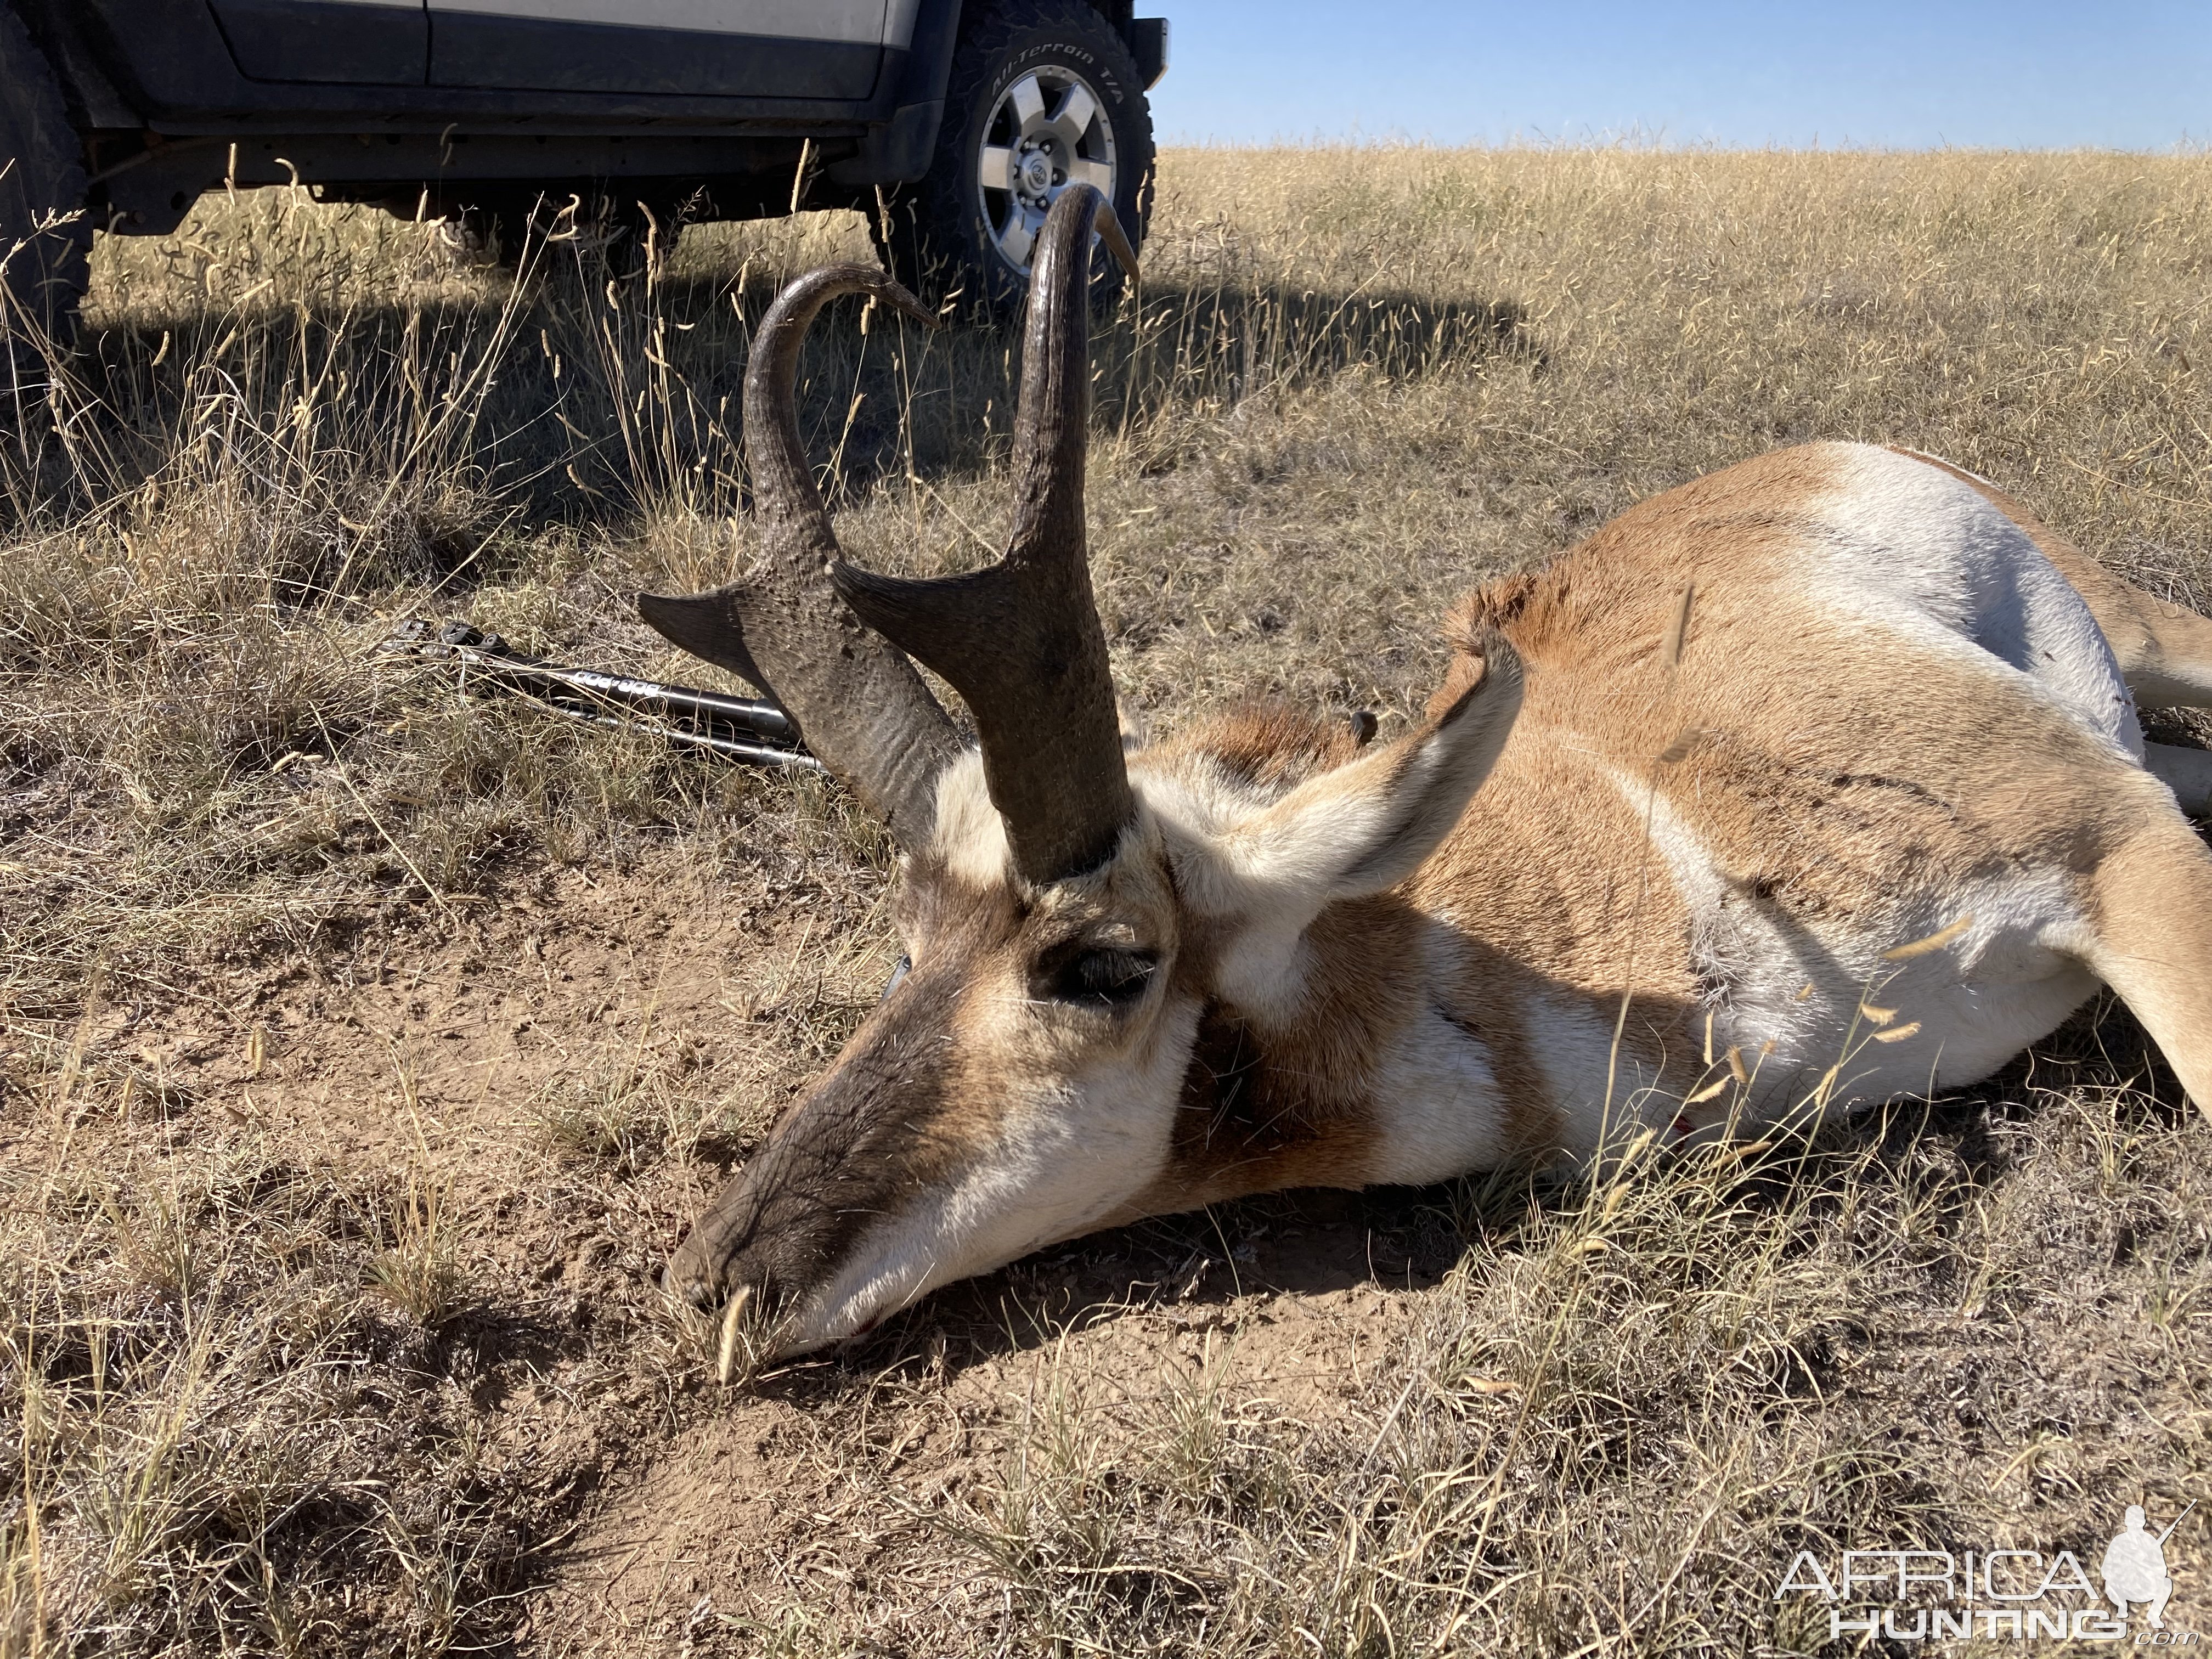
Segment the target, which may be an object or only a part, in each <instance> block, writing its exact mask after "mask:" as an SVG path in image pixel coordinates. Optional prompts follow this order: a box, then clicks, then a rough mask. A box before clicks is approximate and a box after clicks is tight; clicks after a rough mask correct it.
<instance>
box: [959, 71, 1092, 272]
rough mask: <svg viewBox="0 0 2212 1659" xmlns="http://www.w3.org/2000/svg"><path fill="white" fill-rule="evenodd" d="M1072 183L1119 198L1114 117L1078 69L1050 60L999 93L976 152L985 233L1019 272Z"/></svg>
mask: <svg viewBox="0 0 2212 1659" xmlns="http://www.w3.org/2000/svg"><path fill="white" fill-rule="evenodd" d="M1069 185H1091V186H1092V187H1093V188H1094V189H1096V190H1097V191H1098V193H1099V194H1100V195H1102V196H1103V197H1105V198H1106V199H1107V200H1108V201H1109V202H1110V201H1112V200H1113V199H1114V125H1113V123H1112V122H1110V121H1109V120H1108V119H1107V118H1106V106H1105V105H1104V104H1103V103H1102V102H1101V101H1100V100H1099V97H1098V94H1097V93H1096V92H1094V91H1092V90H1091V86H1090V84H1089V83H1088V82H1085V80H1084V78H1083V77H1082V76H1080V75H1078V74H1077V73H1076V72H1075V71H1074V70H1070V69H1062V68H1060V66H1058V65H1057V64H1047V65H1044V66H1042V67H1040V68H1037V69H1033V70H1028V71H1026V72H1024V74H1022V75H1020V76H1017V77H1016V78H1015V79H1014V80H1013V81H1012V82H1010V83H1009V84H1008V86H1007V88H1006V90H1005V91H1004V92H1002V93H1000V94H999V101H998V102H997V103H996V104H995V105H994V106H993V107H992V110H991V118H990V119H989V120H988V121H987V122H986V123H985V124H984V126H983V142H982V143H981V146H980V147H979V148H978V149H977V150H976V153H975V186H976V191H977V195H978V197H979V206H980V208H981V216H982V220H983V230H984V234H985V235H987V236H988V237H989V238H990V240H991V245H992V246H993V247H994V248H996V249H997V250H998V253H999V257H1000V258H1001V259H1004V260H1005V261H1006V264H1009V265H1010V266H1012V268H1013V269H1014V270H1016V271H1017V272H1019V273H1024V274H1025V273H1027V271H1028V270H1029V268H1030V247H1031V246H1032V245H1033V244H1034V243H1035V242H1036V238H1037V233H1038V232H1039V231H1041V230H1042V229H1043V228H1044V216H1045V215H1046V213H1047V212H1048V211H1049V210H1051V207H1052V204H1054V202H1055V201H1057V200H1059V198H1060V192H1061V191H1064V190H1066V188H1067V187H1068V186H1069Z"/></svg>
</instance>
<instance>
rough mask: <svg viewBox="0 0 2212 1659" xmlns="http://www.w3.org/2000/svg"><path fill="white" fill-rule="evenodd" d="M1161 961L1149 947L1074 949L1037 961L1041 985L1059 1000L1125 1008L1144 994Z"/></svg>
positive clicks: (1044, 992) (1043, 990)
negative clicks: (1145, 949) (1135, 948)
mask: <svg viewBox="0 0 2212 1659" xmlns="http://www.w3.org/2000/svg"><path fill="white" fill-rule="evenodd" d="M1158 965H1159V958H1158V957H1156V956H1154V955H1153V954H1152V952H1151V951H1119V950H1115V949H1112V948H1110V947H1109V948H1100V949H1090V950H1083V949H1077V950H1071V951H1067V952H1066V954H1065V955H1060V956H1056V957H1050V958H1048V959H1047V960H1046V961H1044V962H1042V963H1039V964H1038V979H1039V981H1041V984H1040V987H1039V988H1040V989H1041V990H1042V993H1043V994H1045V995H1047V996H1049V997H1051V998H1053V999H1054V1000H1056V1001H1060V1002H1077V1003H1088V1004H1091V1005H1092V1006H1103V1007H1109V1008H1126V1007H1127V1006H1129V1005H1130V1004H1131V1003H1133V1002H1134V1001H1136V1000H1137V999H1138V998H1139V997H1140V996H1142V995H1143V994H1145V987H1146V984H1147V983H1148V982H1149V981H1151V979H1152V969H1154V968H1156V967H1158Z"/></svg>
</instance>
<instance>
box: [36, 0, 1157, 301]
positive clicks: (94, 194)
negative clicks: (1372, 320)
mask: <svg viewBox="0 0 2212 1659" xmlns="http://www.w3.org/2000/svg"><path fill="white" fill-rule="evenodd" d="M1131 9H1132V0H1095V3H1094V0H0V258H4V259H5V260H6V264H5V268H4V283H0V305H4V306H5V307H6V309H7V311H8V313H9V319H10V322H11V327H10V330H9V331H10V332H11V333H13V334H15V335H18V336H22V335H25V334H26V333H27V330H26V329H25V327H24V325H30V326H33V327H35V328H38V329H41V330H44V331H46V332H48V333H49V334H52V335H55V336H57V337H65V336H66V334H67V332H68V330H69V329H70V325H71V322H72V319H73V315H74V310H75V307H76V302H77V301H78V299H79V297H80V296H81V295H82V292H83V288H84V283H85V270H86V264H85V262H86V255H87V252H88V249H89V247H90V246H91V239H92V234H93V232H94V230H95V229H99V230H104V231H106V232H108V233H110V234H116V235H125V236H156V235H161V234H166V233H167V232H169V231H172V230H174V229H175V228H176V227H177V225H178V223H179V221H181V220H182V219H183V217H184V216H185V213H186V211H187V210H189V209H190V208H191V205H192V204H193V202H194V201H195V200H196V199H197V198H198V197H199V196H201V195H202V194H203V193H204V192H205V191H210V190H216V189H225V188H241V187H247V186H252V185H273V184H289V183H293V182H298V183H301V184H305V185H309V186H310V187H312V188H313V191H315V193H316V194H317V195H318V196H319V197H322V198H323V199H325V200H329V201H348V202H372V203H379V204H383V205H385V206H386V207H388V208H390V209H391V210H393V211H394V212H398V213H401V214H404V215H407V216H415V215H417V214H422V213H425V212H427V213H428V214H430V215H434V216H441V217H451V218H454V219H459V220H463V221H465V222H468V223H469V224H470V225H471V227H472V228H474V229H475V230H476V231H477V233H479V234H483V235H484V236H486V237H488V238H489V239H490V240H491V243H492V245H493V246H494V247H495V248H496V247H498V246H501V243H502V240H503V241H504V244H505V246H508V247H509V248H512V247H513V246H514V245H515V244H516V243H517V241H518V240H519V239H520V234H521V233H522V231H523V228H524V227H525V226H526V224H527V222H529V221H530V219H531V217H532V215H533V214H535V213H543V212H544V211H545V210H546V208H545V204H548V203H562V204H569V210H570V211H571V212H574V211H576V210H577V206H578V205H579V204H580V205H582V206H583V207H585V208H586V209H587V210H589V211H591V212H592V214H593V215H594V216H595V218H594V220H593V222H594V223H595V224H599V225H601V226H604V227H605V228H606V230H605V240H604V245H605V246H613V247H615V248H617V250H618V249H619V248H620V247H621V246H623V243H624V241H625V239H627V240H628V242H629V245H630V246H642V245H643V241H644V232H645V230H646V228H647V224H648V223H649V222H650V223H653V224H657V225H658V226H659V227H660V237H661V243H660V245H662V246H665V245H666V243H667V242H668V241H669V240H672V237H673V235H674V234H675V228H676V227H677V226H678V225H680V224H681V223H682V222H685V221H687V220H705V219H744V218H756V217H764V216H771V215H775V214H781V213H787V212H790V211H793V210H797V209H806V208H829V207H857V208H860V209H862V210H865V211H866V213H867V215H868V218H869V222H870V223H871V225H872V226H873V227H874V228H875V230H876V234H877V236H878V243H879V246H881V247H882V249H883V251H884V253H885V255H886V256H887V258H889V260H890V265H891V268H892V270H894V271H896V272H897V273H898V274H899V275H900V276H902V277H904V278H905V279H906V280H908V283H910V284H911V283H915V282H916V281H917V280H918V279H921V277H923V276H924V275H925V273H928V272H932V271H934V273H935V274H936V275H938V276H939V278H940V281H941V283H945V285H949V284H950V283H960V284H962V285H964V286H967V287H969V289H970V290H971V291H972V292H974V293H975V294H977V295H980V297H981V298H983V299H984V300H986V301H990V302H993V303H995V304H1000V305H1005V304H1009V303H1012V301H1014V300H1016V299H1017V298H1018V295H1020V293H1021V290H1022V288H1023V284H1024V278H1025V277H1026V275H1027V272H1028V268H1029V249H1030V240H1031V238H1032V237H1033V236H1034V235H1035V234H1036V230H1037V228H1039V227H1040V226H1041V225H1042V223H1043V222H1044V214H1045V210H1046V209H1047V208H1048V206H1049V205H1050V204H1051V202H1052V199H1053V198H1054V197H1055V196H1057V195H1058V194H1059V192H1060V191H1061V190H1063V189H1064V188H1066V185H1068V184H1069V183H1070V182H1071V181H1073V180H1082V181H1084V182H1086V183H1089V184H1091V185H1096V186H1097V188H1098V189H1099V190H1101V191H1103V192H1104V193H1105V194H1106V196H1107V197H1108V198H1109V200H1110V201H1112V202H1113V204H1114V205H1115V210H1117V211H1118V212H1119V213H1120V215H1121V220H1122V223H1123V224H1124V226H1125V227H1126V228H1127V230H1128V232H1129V234H1130V236H1131V238H1132V239H1133V240H1134V239H1136V238H1138V237H1139V236H1141V234H1142V233H1143V231H1144V228H1145V222H1146V218H1147V216H1148V214H1149V211H1150V207H1151V197H1152V116H1151V112H1150V110H1149V108H1148V106H1147V105H1146V95H1145V94H1146V91H1147V90H1148V89H1149V88H1151V87H1152V85H1153V84H1155V83H1156V82H1158V79H1159V77H1160V76H1161V75H1162V74H1163V73H1164V71H1165V70H1166V67H1167V58H1168V31H1167V24H1166V21H1164V19H1161V18H1156V17H1154V18H1146V17H1133V16H1132V15H1130V14H1131ZM610 257H611V258H616V259H619V258H620V257H621V256H620V254H619V252H617V253H616V254H613V255H611V256H610ZM1108 264H1110V261H1104V260H1102V261H1101V266H1102V270H1103V268H1104V267H1105V266H1106V265H1108ZM1102 280H1104V279H1103V277H1102Z"/></svg>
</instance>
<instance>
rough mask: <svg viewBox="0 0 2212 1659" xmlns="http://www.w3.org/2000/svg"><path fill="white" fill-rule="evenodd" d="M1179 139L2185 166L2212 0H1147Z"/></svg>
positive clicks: (2207, 128) (2204, 101)
mask: <svg viewBox="0 0 2212 1659" xmlns="http://www.w3.org/2000/svg"><path fill="white" fill-rule="evenodd" d="M1137 9H1138V10H1139V12H1140V13H1155V12H1157V13H1162V14H1164V15H1167V16H1168V17H1169V18H1170V21H1171V26H1172V30H1173V33H1172V37H1171V39H1172V57H1173V67H1172V69H1171V70H1170V73H1169V75H1168V77H1167V78H1166V79H1165V80H1164V81H1163V82H1160V84H1159V85H1158V87H1156V88H1153V90H1152V109H1153V118H1154V121H1155V124H1156V125H1157V127H1158V131H1159V133H1160V136H1161V137H1162V138H1163V139H1164V141H1167V142H1172V143H1193V142H1203V141H1206V140H1218V141H1223V142H1228V143H1267V142H1270V141H1297V140H1304V139H1316V138H1343V137H1354V136H1357V137H1368V138H1416V139H1427V140H1430V141H1431V142H1434V143H1481V142H1491V143H1502V142H1504V141H1506V140H1508V139H1512V138H1538V139H1550V140H1561V139H1564V140H1568V141H1574V142H1588V141H1589V140H1592V139H1605V138H1612V137H1624V136H1632V135H1641V136H1642V137H1644V138H1646V139H1656V140H1657V141H1659V142H1661V143H1675V144H1689V143H1720V144H1729V145H1761V144H1783V145H1791V146H1796V145H1807V144H1813V143H1820V144H1823V145H1847V144H1871V145H1883V146H1897V147H1903V148H1921V147H1925V146H1930V145H1940V144H1963V145H2006V146H2026V147H2031V148H2049V147H2056V146H2069V145H2100V146H2109V147H2112V148H2118V149H2170V148H2171V147H2172V146H2173V145H2175V144H2177V143H2182V142H2184V141H2187V142H2191V143H2207V142H2212V0H2145V3H2124V0H2079V3H2076V4H2073V5H2060V4H2052V3H2046V0H2015V3H2010V4H2005V3H1995V0H1923V3H1920V4H1908V3H1897V0H1850V3H1839V0H1777V3H1771V4H1765V5H1752V4H1742V3H1719V0H1716V3H1706V4H1685V3H1666V0H1647V3H1644V4H1636V3H1632V0H1630V3H1623V0H1583V3H1571V4H1550V3H1545V0H1522V3H1520V4H1515V5H1507V4H1500V3H1497V0H1463V3H1460V4H1452V3H1449V0H1389V3H1375V0H1353V3H1350V4H1347V3H1345V0H1139V3H1138V7H1137Z"/></svg>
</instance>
